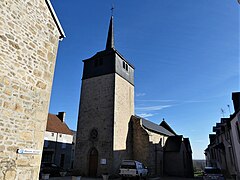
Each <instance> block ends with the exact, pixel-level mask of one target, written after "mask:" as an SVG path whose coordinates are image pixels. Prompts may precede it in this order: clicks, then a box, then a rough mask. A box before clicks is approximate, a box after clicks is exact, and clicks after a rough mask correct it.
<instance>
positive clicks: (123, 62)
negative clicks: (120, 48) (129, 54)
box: [123, 61, 126, 69]
mask: <svg viewBox="0 0 240 180" xmlns="http://www.w3.org/2000/svg"><path fill="white" fill-rule="evenodd" d="M125 65H126V63H125V62H124V61H123V69H125Z"/></svg>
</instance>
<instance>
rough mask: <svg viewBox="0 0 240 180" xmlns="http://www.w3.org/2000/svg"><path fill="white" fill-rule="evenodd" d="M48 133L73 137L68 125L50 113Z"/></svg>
mask: <svg viewBox="0 0 240 180" xmlns="http://www.w3.org/2000/svg"><path fill="white" fill-rule="evenodd" d="M46 131H49V132H56V133H62V134H68V135H73V132H72V131H71V130H70V129H69V128H68V126H67V125H66V123H64V122H62V121H61V120H60V119H59V118H58V117H57V115H55V114H50V113H49V114H48V120H47V128H46Z"/></svg>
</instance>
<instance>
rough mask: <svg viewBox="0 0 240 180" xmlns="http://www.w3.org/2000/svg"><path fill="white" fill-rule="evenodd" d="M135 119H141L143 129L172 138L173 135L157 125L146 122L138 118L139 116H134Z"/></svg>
mask: <svg viewBox="0 0 240 180" xmlns="http://www.w3.org/2000/svg"><path fill="white" fill-rule="evenodd" d="M135 117H136V118H138V119H141V120H142V125H143V127H144V128H146V129H147V130H149V131H153V132H156V133H159V134H163V135H167V136H174V134H173V133H171V132H169V131H168V130H167V129H165V128H164V127H162V126H159V125H157V124H155V123H153V122H151V121H149V120H146V119H144V118H142V117H139V116H135Z"/></svg>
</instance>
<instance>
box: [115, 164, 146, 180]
mask: <svg viewBox="0 0 240 180" xmlns="http://www.w3.org/2000/svg"><path fill="white" fill-rule="evenodd" d="M119 174H120V176H121V177H122V178H124V177H140V178H142V177H143V178H146V177H147V175H148V169H147V167H145V166H144V165H143V164H142V163H141V162H138V161H134V160H123V161H122V163H121V166H120V170H119Z"/></svg>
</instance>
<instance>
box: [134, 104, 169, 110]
mask: <svg viewBox="0 0 240 180" xmlns="http://www.w3.org/2000/svg"><path fill="white" fill-rule="evenodd" d="M171 106H172V105H162V106H146V107H136V108H135V109H136V110H140V111H158V110H161V109H164V108H168V107H171Z"/></svg>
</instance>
